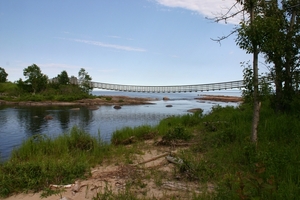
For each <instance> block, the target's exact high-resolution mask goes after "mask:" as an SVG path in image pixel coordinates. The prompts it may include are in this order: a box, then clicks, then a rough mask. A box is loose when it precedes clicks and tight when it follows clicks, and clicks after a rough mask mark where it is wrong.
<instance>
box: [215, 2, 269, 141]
mask: <svg viewBox="0 0 300 200" xmlns="http://www.w3.org/2000/svg"><path fill="white" fill-rule="evenodd" d="M263 1H264V0H236V2H235V4H234V5H233V6H232V7H231V8H230V9H229V11H228V12H227V13H226V14H225V15H223V16H221V17H218V18H216V19H215V21H216V22H219V21H222V20H224V21H225V22H226V21H227V20H228V19H230V18H232V17H234V16H237V15H238V14H240V13H243V12H244V13H246V16H244V17H243V20H241V22H240V27H238V28H236V29H235V30H234V31H232V32H231V33H230V34H229V35H227V36H223V37H221V38H219V39H218V40H217V41H218V42H220V41H221V40H223V39H226V38H227V37H229V36H230V35H232V34H233V33H235V32H237V33H238V37H237V39H236V42H237V44H238V45H239V47H240V48H241V49H244V50H246V52H247V53H251V54H252V55H253V59H252V67H253V70H252V72H253V77H252V79H253V80H252V83H253V118H252V133H251V141H252V142H253V143H254V144H255V145H257V127H258V122H259V111H260V105H261V103H260V102H259V98H258V96H259V95H258V54H259V44H260V42H261V40H262V38H261V30H260V29H259V28H258V26H259V25H260V18H261V15H260V10H259V8H260V7H258V4H260V3H261V2H263ZM238 4H240V5H241V6H242V9H241V10H240V11H237V12H235V13H232V12H231V11H232V10H233V9H234V8H236V6H237V5H238Z"/></svg>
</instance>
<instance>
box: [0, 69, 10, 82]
mask: <svg viewBox="0 0 300 200" xmlns="http://www.w3.org/2000/svg"><path fill="white" fill-rule="evenodd" d="M7 76H8V74H7V73H6V72H5V70H4V69H3V68H2V67H0V83H5V82H6V81H7V79H6V78H7Z"/></svg>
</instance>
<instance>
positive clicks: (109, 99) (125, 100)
mask: <svg viewBox="0 0 300 200" xmlns="http://www.w3.org/2000/svg"><path fill="white" fill-rule="evenodd" d="M154 100H156V99H151V98H139V97H127V96H103V97H99V98H94V99H82V100H77V101H74V102H63V101H4V100H0V105H13V106H98V105H142V104H152V103H151V102H150V101H154Z"/></svg>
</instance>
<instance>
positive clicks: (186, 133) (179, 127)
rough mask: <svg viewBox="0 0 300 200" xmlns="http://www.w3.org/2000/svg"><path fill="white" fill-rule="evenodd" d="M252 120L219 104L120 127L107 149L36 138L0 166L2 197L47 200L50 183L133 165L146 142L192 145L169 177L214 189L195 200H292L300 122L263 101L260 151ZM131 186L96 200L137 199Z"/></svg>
mask: <svg viewBox="0 0 300 200" xmlns="http://www.w3.org/2000/svg"><path fill="white" fill-rule="evenodd" d="M251 120H252V107H251V106H249V105H242V106H240V107H238V108H233V107H225V108H222V107H218V106H217V107H214V108H213V109H212V111H211V113H209V114H207V115H202V114H201V113H196V114H193V115H185V116H175V117H169V118H167V119H164V120H162V121H161V122H160V124H159V125H157V126H156V127H150V126H142V127H137V128H133V129H132V128H124V129H122V130H119V131H116V132H115V133H114V135H113V137H112V141H111V144H105V143H103V142H102V141H101V139H100V136H99V137H91V136H90V135H89V134H87V133H85V132H83V131H81V130H78V129H77V128H74V129H72V131H70V133H66V134H63V135H61V136H59V137H58V138H55V139H51V138H47V137H45V136H36V137H33V138H31V139H29V140H27V141H25V142H24V143H23V145H22V146H21V147H20V148H19V149H18V150H16V151H14V152H13V154H12V157H11V159H10V160H9V161H7V162H5V163H3V164H1V166H0V177H1V180H0V185H1V188H0V196H2V197H5V196H8V195H10V194H12V193H18V192H26V191H39V190H44V194H45V195H46V194H50V193H51V192H53V191H51V190H49V189H47V188H48V186H49V184H51V183H55V184H68V183H70V182H74V180H76V179H78V178H84V177H88V176H89V175H90V168H91V167H93V166H95V165H99V164H103V163H104V162H112V163H123V164H131V163H132V155H133V154H134V153H137V152H138V151H139V147H140V146H145V145H144V141H145V140H148V139H152V140H154V141H156V142H155V144H156V145H165V146H170V147H174V146H176V145H178V144H185V143H188V144H189V145H188V147H187V148H184V150H181V151H180V152H179V153H178V156H179V157H180V158H181V159H182V160H183V164H181V165H178V169H177V170H175V171H174V177H175V173H176V174H177V175H176V177H177V176H178V173H179V174H180V176H181V177H183V178H182V179H184V180H185V181H190V182H194V183H197V184H198V185H203V184H206V183H210V184H212V185H214V190H213V192H210V193H208V192H205V191H206V190H204V192H203V193H200V194H194V195H193V197H192V199H297V198H298V197H299V196H300V167H299V164H300V161H299V153H300V146H299V142H300V134H299V133H300V124H299V116H296V115H285V114H277V113H274V112H273V110H271V109H270V108H269V106H268V103H266V102H265V103H263V104H262V109H261V118H260V123H259V128H258V146H257V148H255V147H254V146H253V145H252V144H251V143H250V133H251ZM151 148H155V147H154V146H152V147H151ZM153 174H155V173H153ZM162 176H163V174H162ZM134 184H139V186H140V188H141V187H142V186H143V184H141V183H140V182H139V181H136V182H135V183H131V184H129V185H128V187H126V192H125V193H124V194H122V195H121V194H118V195H117V194H112V193H110V192H109V191H108V192H106V193H102V194H98V197H97V198H96V199H114V198H118V199H128V198H129V197H130V199H138V198H137V197H134V195H133V193H132V192H131V187H133V185H134ZM157 184H159V181H157ZM104 197H110V198H104Z"/></svg>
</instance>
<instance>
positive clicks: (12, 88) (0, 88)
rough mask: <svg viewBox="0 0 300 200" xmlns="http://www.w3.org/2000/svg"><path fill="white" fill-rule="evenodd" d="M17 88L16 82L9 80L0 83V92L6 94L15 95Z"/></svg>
mask: <svg viewBox="0 0 300 200" xmlns="http://www.w3.org/2000/svg"><path fill="white" fill-rule="evenodd" d="M17 90H18V87H17V85H16V84H14V83H11V82H5V83H0V93H3V94H5V95H6V96H10V95H15V94H16V92H17Z"/></svg>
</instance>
